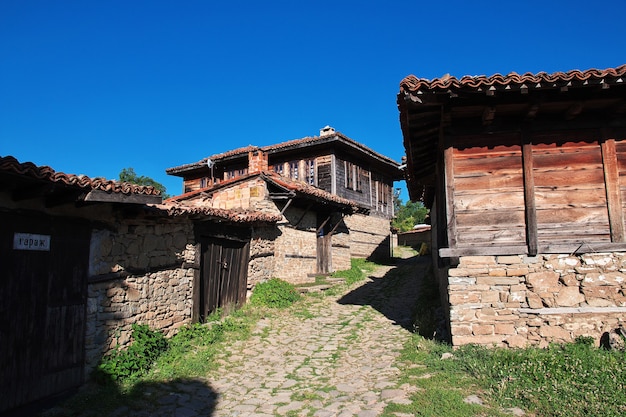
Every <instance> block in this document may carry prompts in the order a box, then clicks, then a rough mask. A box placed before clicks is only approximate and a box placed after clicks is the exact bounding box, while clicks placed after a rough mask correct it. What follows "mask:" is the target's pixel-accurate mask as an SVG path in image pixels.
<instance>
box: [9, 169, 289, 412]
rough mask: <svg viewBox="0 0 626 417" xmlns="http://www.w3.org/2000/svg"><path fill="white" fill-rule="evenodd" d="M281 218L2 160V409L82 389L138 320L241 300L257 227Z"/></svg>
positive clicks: (185, 319)
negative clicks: (182, 202)
mask: <svg viewBox="0 0 626 417" xmlns="http://www.w3.org/2000/svg"><path fill="white" fill-rule="evenodd" d="M280 219H281V217H280V216H276V215H273V214H268V213H261V212H252V211H249V210H248V211H245V210H238V211H231V210H222V209H213V208H208V207H204V208H198V207H176V206H173V205H164V204H161V195H160V192H159V191H158V190H156V189H154V188H153V187H142V186H137V185H133V184H128V183H118V182H116V181H110V180H105V179H101V178H90V177H86V176H84V175H72V174H65V173H62V172H57V171H54V170H53V169H51V168H50V167H46V166H36V165H34V164H32V163H20V162H19V161H17V160H16V159H15V158H12V157H0V220H1V223H2V229H1V230H0V270H2V276H3V278H2V280H0V370H1V372H0V391H1V392H2V395H0V413H2V412H4V411H7V410H12V409H15V408H16V407H19V406H23V405H25V404H29V403H31V402H33V401H37V400H40V399H44V398H47V397H50V396H53V395H56V394H59V393H62V392H64V391H66V390H68V389H72V388H75V387H77V386H78V385H80V384H81V383H82V382H83V381H84V378H85V375H86V373H88V372H89V370H91V369H92V368H93V367H94V366H95V365H96V364H97V363H98V360H99V359H100V358H101V357H102V355H103V354H104V353H106V352H107V351H109V350H110V349H111V348H113V347H114V346H116V345H124V344H126V343H128V341H129V339H130V333H131V325H132V324H133V323H142V324H148V325H150V326H151V327H152V328H155V329H159V330H162V331H163V332H165V333H166V334H172V333H173V332H175V331H176V329H177V328H178V327H180V326H182V325H184V324H185V323H190V322H192V321H197V320H200V319H202V318H203V317H204V316H206V315H207V314H209V313H210V312H211V311H213V310H215V308H218V307H225V306H228V305H230V304H237V303H243V302H245V299H246V292H247V265H248V256H249V247H250V236H251V230H252V227H262V226H263V225H267V224H272V223H276V222H277V221H278V220H280ZM257 243H258V242H257Z"/></svg>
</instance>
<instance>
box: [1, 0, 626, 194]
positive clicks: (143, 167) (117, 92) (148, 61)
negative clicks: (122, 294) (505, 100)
mask: <svg viewBox="0 0 626 417" xmlns="http://www.w3.org/2000/svg"><path fill="white" fill-rule="evenodd" d="M624 16H626V1H625V0H616V1H613V2H596V3H594V2H589V1H584V2H583V1H577V0H576V1H574V0H572V1H549V0H548V1H546V0H544V1H527V2H519V1H516V2H507V1H503V0H500V1H493V2H492V1H489V2H485V1H446V2H422V1H418V0H414V1H393V0H386V1H367V0H362V1H351V0H349V1H343V0H333V1H325V0H321V1H297V0H294V1H272V0H266V1H254V2H253V1H210V0H202V1H201V0H188V1H184V0H181V1H174V0H170V1H158V0H145V1H143V0H131V1H128V0H125V1H115V0H113V1H112V0H107V1H104V0H101V1H89V0H77V1H67V0H55V1H51V0H45V1H34V0H2V1H0V156H7V155H12V156H14V157H16V158H17V159H18V160H20V161H21V162H26V161H31V162H34V163H35V164H37V165H49V166H51V167H52V168H54V169H55V170H57V171H62V172H66V173H71V174H86V175H89V176H91V177H106V178H109V179H115V178H117V176H118V174H119V172H120V171H121V170H122V169H123V168H126V167H133V168H134V169H135V171H136V172H137V173H138V174H139V175H146V176H149V177H152V178H154V179H155V180H157V181H159V182H161V183H163V184H164V185H165V186H166V187H167V189H168V193H170V194H178V193H180V191H181V188H182V181H181V179H179V178H177V177H170V176H167V175H166V174H165V169H166V168H169V167H172V166H177V165H182V164H186V163H190V162H195V161H198V160H200V159H202V158H204V157H206V156H209V155H212V154H215V153H220V152H224V151H227V150H229V149H233V148H237V147H241V146H246V145H249V144H252V145H257V146H263V145H269V144H273V143H278V142H283V141H286V140H291V139H297V138H301V137H305V136H311V135H316V134H318V133H319V129H320V128H321V127H323V126H325V125H327V124H328V125H331V126H333V127H335V128H336V129H337V130H338V131H340V132H342V133H344V134H345V135H347V136H349V137H350V138H352V139H354V140H357V141H359V142H362V143H364V144H365V145H366V146H369V147H371V148H372V149H374V150H375V151H377V152H380V153H382V154H384V155H387V156H389V157H391V158H393V159H395V160H397V161H400V158H401V157H402V156H403V155H404V147H403V145H402V135H401V131H400V124H399V121H398V109H397V106H396V94H397V93H398V91H399V87H398V86H399V83H400V81H401V80H402V78H404V77H405V76H407V75H409V74H415V75H416V76H417V77H420V78H429V79H432V78H436V77H440V76H442V75H444V74H446V73H449V74H451V75H453V76H456V77H461V76H463V75H492V74H494V73H509V72H511V71H516V72H519V73H523V72H539V71H546V72H554V71H567V70H571V69H581V70H585V69H589V68H608V67H616V66H619V65H621V64H624V63H626V35H625V32H624V27H625V23H624ZM398 185H399V184H398ZM403 199H404V200H406V199H407V195H406V192H403Z"/></svg>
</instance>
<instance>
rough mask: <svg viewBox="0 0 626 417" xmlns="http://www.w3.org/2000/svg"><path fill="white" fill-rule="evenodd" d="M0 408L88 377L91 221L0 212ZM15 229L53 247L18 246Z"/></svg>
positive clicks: (49, 393) (61, 389)
mask: <svg viewBox="0 0 626 417" xmlns="http://www.w3.org/2000/svg"><path fill="white" fill-rule="evenodd" d="M0 221H1V222H2V225H3V227H2V230H1V231H0V268H1V269H2V274H3V275H2V279H1V280H0V390H1V391H0V392H1V394H0V413H2V412H3V411H5V410H8V409H11V408H14V407H17V406H20V405H23V404H27V403H29V402H32V401H35V400H40V399H43V398H46V397H49V396H52V395H56V394H59V393H62V392H64V391H66V390H68V389H70V388H75V387H77V386H79V385H80V384H81V383H82V382H83V368H84V348H85V300H86V291H87V267H88V257H89V235H90V229H89V224H88V223H86V222H84V221H80V220H78V219H64V218H60V217H48V216H43V215H32V214H29V215H21V214H14V213H10V212H0ZM14 233H32V234H38V235H46V236H48V238H49V249H48V250H45V251H41V250H21V249H18V248H14V245H13V239H14Z"/></svg>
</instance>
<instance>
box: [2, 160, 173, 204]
mask: <svg viewBox="0 0 626 417" xmlns="http://www.w3.org/2000/svg"><path fill="white" fill-rule="evenodd" d="M0 172H4V173H9V174H15V175H19V176H23V177H28V178H33V179H37V180H43V181H49V182H52V183H56V184H65V185H68V186H75V187H78V188H87V189H91V190H99V191H106V192H108V193H122V194H144V195H153V196H159V195H161V191H160V190H158V189H156V188H154V187H150V186H143V185H136V184H131V183H128V182H118V181H113V180H107V179H104V178H90V177H87V176H85V175H73V174H65V173H63V172H57V171H55V170H54V169H52V168H50V167H49V166H45V165H42V166H37V165H35V164H33V163H32V162H24V163H20V162H19V161H18V160H17V159H15V158H14V157H12V156H5V157H0Z"/></svg>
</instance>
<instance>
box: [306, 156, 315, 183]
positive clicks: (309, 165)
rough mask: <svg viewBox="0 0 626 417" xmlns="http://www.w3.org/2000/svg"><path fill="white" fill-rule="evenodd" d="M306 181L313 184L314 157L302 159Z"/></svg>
mask: <svg viewBox="0 0 626 417" xmlns="http://www.w3.org/2000/svg"><path fill="white" fill-rule="evenodd" d="M304 167H305V175H306V178H305V180H306V183H307V184H310V185H315V159H307V160H305V161H304Z"/></svg>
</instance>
